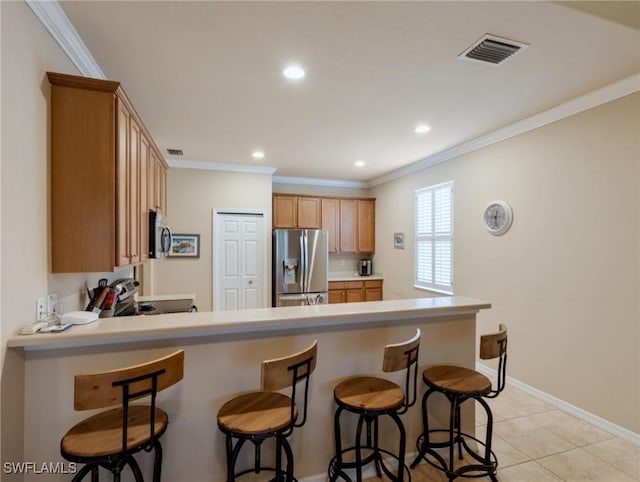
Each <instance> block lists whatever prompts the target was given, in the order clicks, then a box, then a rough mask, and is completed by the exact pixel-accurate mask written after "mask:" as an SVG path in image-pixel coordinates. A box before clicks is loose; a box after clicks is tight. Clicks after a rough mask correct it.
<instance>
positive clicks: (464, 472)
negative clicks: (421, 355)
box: [411, 324, 507, 481]
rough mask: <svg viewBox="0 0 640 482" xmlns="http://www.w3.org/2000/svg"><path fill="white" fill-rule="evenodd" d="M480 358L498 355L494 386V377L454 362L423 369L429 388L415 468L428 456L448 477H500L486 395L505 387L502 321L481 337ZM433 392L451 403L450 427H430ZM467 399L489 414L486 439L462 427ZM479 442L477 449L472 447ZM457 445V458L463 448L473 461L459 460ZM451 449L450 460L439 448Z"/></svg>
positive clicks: (423, 403) (423, 405)
mask: <svg viewBox="0 0 640 482" xmlns="http://www.w3.org/2000/svg"><path fill="white" fill-rule="evenodd" d="M480 358H481V359H482V360H489V359H494V358H499V363H498V380H497V383H496V387H495V388H492V384H491V380H489V378H487V377H486V376H484V375H483V374H481V373H478V372H477V371H475V370H471V369H469V368H463V367H458V366H452V365H437V366H432V367H429V368H427V369H426V370H424V372H423V374H422V379H423V381H424V383H425V384H426V385H427V387H428V389H427V391H426V392H425V394H424V396H423V398H422V425H423V429H422V434H421V435H420V436H419V437H418V440H417V442H416V445H417V449H418V455H417V456H416V458H415V460H414V461H413V463H412V464H411V468H415V467H416V466H417V465H418V463H419V462H420V461H421V460H423V459H424V460H425V461H426V462H428V463H429V464H431V465H432V466H434V467H435V468H437V469H439V470H441V471H443V472H444V473H445V474H446V476H447V479H448V480H449V481H452V480H454V479H456V478H457V477H485V476H488V477H489V478H490V479H491V480H492V481H497V478H496V470H497V467H498V460H497V458H496V456H495V453H494V452H493V451H492V449H491V438H492V432H493V415H492V413H491V408H490V407H489V404H488V403H487V402H486V401H485V399H487V398H495V397H497V396H498V395H499V394H500V392H501V391H502V390H503V389H504V385H505V378H506V377H505V374H506V367H507V328H506V326H505V325H503V324H500V327H499V331H498V332H497V333H492V334H487V335H483V336H481V337H480ZM434 393H441V394H443V395H445V396H446V397H447V399H448V400H449V403H450V412H449V427H448V429H430V428H429V417H428V415H429V411H428V401H429V398H430V397H431V395H433V394H434ZM467 400H475V401H476V402H478V403H479V404H480V405H481V406H482V407H483V408H484V410H485V412H486V414H487V426H486V433H485V438H484V440H480V439H478V438H476V437H475V436H473V435H470V434H468V433H464V432H462V430H461V427H460V405H461V404H462V403H464V402H465V401H467ZM438 435H440V436H442V435H445V436H446V440H444V441H442V440H439V441H435V440H433V438H432V437H438ZM471 445H476V447H477V449H474V448H473V447H471ZM456 446H457V448H458V460H460V461H461V460H463V458H464V456H463V450H462V449H463V448H464V449H465V452H466V453H467V454H468V455H469V456H470V457H471V459H472V460H471V462H470V463H462V462H458V463H457V464H456V459H455V455H454V452H455V447H456ZM445 447H446V448H448V449H449V457H448V461H447V460H446V459H445V458H444V457H443V456H442V454H441V453H440V452H439V451H438V450H437V449H439V448H440V449H441V448H445Z"/></svg>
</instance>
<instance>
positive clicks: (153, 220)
mask: <svg viewBox="0 0 640 482" xmlns="http://www.w3.org/2000/svg"><path fill="white" fill-rule="evenodd" d="M170 249H171V229H169V226H167V224H166V223H165V221H164V216H163V215H162V213H161V212H160V211H154V210H153V209H151V210H149V258H164V257H165V256H167V255H168V254H169V250H170Z"/></svg>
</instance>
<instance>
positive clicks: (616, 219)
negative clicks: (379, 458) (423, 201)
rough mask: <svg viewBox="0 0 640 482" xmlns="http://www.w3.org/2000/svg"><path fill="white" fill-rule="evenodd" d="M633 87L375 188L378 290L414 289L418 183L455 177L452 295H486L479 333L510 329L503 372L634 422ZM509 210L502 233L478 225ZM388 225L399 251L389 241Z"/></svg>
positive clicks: (636, 426)
mask: <svg viewBox="0 0 640 482" xmlns="http://www.w3.org/2000/svg"><path fill="white" fill-rule="evenodd" d="M639 112H640V94H635V95H631V96H627V97H624V98H621V99H618V100H616V101H614V102H610V103H608V104H605V105H602V106H600V107H597V108H594V109H591V110H588V111H586V112H583V113H580V114H578V115H575V116H572V117H570V118H567V119H564V120H562V121H559V122H555V123H553V124H550V125H547V126H545V127H542V128H538V129H536V130H534V131H531V132H528V133H525V134H522V135H519V136H517V137H514V138H511V139H508V140H505V141H503V142H500V143H498V144H495V145H492V146H490V147H487V148H484V149H481V150H478V151H475V152H473V153H470V154H467V155H464V156H461V157H459V158H457V159H454V160H451V161H448V162H446V163H443V164H439V165H436V166H433V167H431V168H428V169H424V170H422V171H420V172H418V173H416V174H413V175H411V176H405V177H403V178H400V179H397V180H394V181H391V182H388V183H386V184H383V185H380V186H377V187H376V188H374V189H373V190H372V194H373V195H374V196H375V197H376V198H377V203H376V209H377V213H376V214H377V216H376V247H377V251H376V264H377V267H378V268H379V269H380V270H381V271H383V272H384V273H385V298H391V297H395V298H402V297H417V296H423V295H424V294H425V292H424V291H420V290H416V289H414V288H413V256H414V249H413V246H414V242H413V236H414V230H413V208H412V207H413V192H414V190H415V189H416V188H420V187H424V186H428V185H432V184H436V183H440V182H443V181H448V180H453V181H454V189H455V198H454V210H455V216H454V217H455V228H454V229H455V248H454V249H455V268H454V269H455V272H454V277H455V281H454V282H455V292H456V294H460V295H467V296H472V297H476V298H480V299H484V300H488V301H490V302H492V304H493V308H492V309H491V310H490V311H488V312H485V313H481V314H480V316H479V323H478V331H479V332H487V331H490V330H494V329H495V328H496V327H497V325H498V323H506V324H507V325H508V327H509V334H510V337H509V366H508V374H509V375H511V376H512V377H514V378H516V379H518V380H520V381H522V382H524V383H527V384H529V385H531V386H533V387H535V388H537V389H539V390H542V391H544V392H546V393H548V394H550V395H553V396H555V397H557V398H559V399H561V400H564V401H566V402H568V403H570V404H573V405H576V406H578V407H580V408H582V409H584V410H586V411H588V412H591V413H593V414H596V415H599V416H600V417H603V418H604V419H606V420H609V421H611V422H613V423H615V424H618V425H620V426H622V427H624V428H626V429H628V430H632V431H634V432H636V433H638V432H640V358H639V357H640V355H639V353H640V332H639V330H640V308H639V303H638V295H639V293H640V281H639V278H640V256H639V250H640V239H639V234H640V222H639V220H640V137H639V133H640V116H639ZM494 199H504V200H506V201H508V202H509V203H510V204H511V206H512V208H513V211H514V221H513V225H512V227H511V230H510V231H509V232H508V233H507V234H506V235H504V236H502V237H494V236H491V235H490V234H488V233H487V232H486V231H485V230H484V228H483V225H482V212H483V209H484V207H485V206H486V205H487V204H488V203H489V202H490V201H492V200H494ZM394 232H404V233H406V248H405V249H404V250H394V249H392V247H391V239H392V234H393V233H394Z"/></svg>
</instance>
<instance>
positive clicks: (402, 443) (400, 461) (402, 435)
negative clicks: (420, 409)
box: [389, 412, 411, 482]
mask: <svg viewBox="0 0 640 482" xmlns="http://www.w3.org/2000/svg"><path fill="white" fill-rule="evenodd" d="M389 416H390V417H391V419H392V420H393V421H394V422H395V423H396V425H397V426H398V431H399V432H400V446H399V447H398V482H402V481H404V454H405V447H406V444H407V434H406V432H405V430H404V424H403V423H402V420H400V417H399V416H398V414H397V413H395V412H391V413H389ZM408 475H409V480H411V474H410V473H409V474H408Z"/></svg>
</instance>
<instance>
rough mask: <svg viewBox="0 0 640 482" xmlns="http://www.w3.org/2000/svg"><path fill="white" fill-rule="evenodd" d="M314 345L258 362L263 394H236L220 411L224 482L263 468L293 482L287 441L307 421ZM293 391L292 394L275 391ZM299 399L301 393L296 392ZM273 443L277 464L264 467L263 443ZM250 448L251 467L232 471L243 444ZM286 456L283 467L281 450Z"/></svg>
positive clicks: (291, 453) (292, 461) (313, 363)
mask: <svg viewBox="0 0 640 482" xmlns="http://www.w3.org/2000/svg"><path fill="white" fill-rule="evenodd" d="M317 350H318V342H317V341H314V342H313V343H312V344H311V346H309V348H307V349H305V350H303V351H301V352H299V353H295V354H293V355H289V356H286V357H284V358H278V359H274V360H266V361H263V362H262V377H261V378H262V382H261V387H262V388H261V390H260V391H253V392H249V393H245V394H242V395H238V396H237V397H234V398H232V399H231V400H229V401H228V402H226V403H225V404H224V405H223V406H222V407H221V408H220V410H219V411H218V428H219V429H220V430H221V431H222V432H223V433H224V434H225V439H226V460H227V482H233V481H234V480H235V479H236V478H237V477H240V476H242V475H245V474H248V473H250V472H254V473H256V474H258V473H260V472H261V471H263V470H267V471H273V472H275V479H274V480H276V481H277V482H279V481H280V480H282V477H283V476H284V480H285V481H287V482H291V481H293V480H296V479H295V478H294V475H293V474H294V471H293V469H294V460H293V452H292V450H291V446H290V445H289V442H288V440H287V438H288V437H289V436H290V435H291V433H292V432H293V429H294V428H297V427H302V426H303V425H304V424H305V422H306V419H307V406H308V403H307V401H308V394H309V379H310V376H311V373H312V372H313V371H314V369H315V367H316V358H317ZM299 383H303V384H304V392H303V394H302V395H301V397H302V398H303V404H302V410H301V412H302V417H301V418H300V419H298V418H299V415H300V410H299V409H298V404H297V403H296V398H299V397H297V395H296V390H297V385H298V384H299ZM288 387H291V392H290V393H291V394H290V396H289V395H285V394H283V393H280V392H278V391H277V390H282V389H285V388H288ZM298 395H299V393H298ZM269 438H274V439H275V445H276V447H275V466H274V467H267V466H263V464H262V461H261V447H262V443H263V442H264V441H265V440H267V439H269ZM247 441H249V442H252V443H253V444H254V464H253V467H252V468H249V469H246V470H241V471H238V472H236V462H237V460H238V455H239V454H240V450H241V449H242V446H243V445H244V443H245V442H247ZM283 450H284V453H285V457H286V466H285V469H284V471H283V468H282V451H283Z"/></svg>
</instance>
